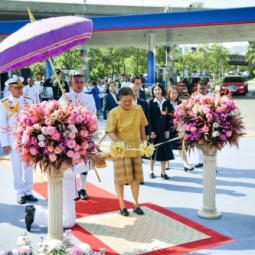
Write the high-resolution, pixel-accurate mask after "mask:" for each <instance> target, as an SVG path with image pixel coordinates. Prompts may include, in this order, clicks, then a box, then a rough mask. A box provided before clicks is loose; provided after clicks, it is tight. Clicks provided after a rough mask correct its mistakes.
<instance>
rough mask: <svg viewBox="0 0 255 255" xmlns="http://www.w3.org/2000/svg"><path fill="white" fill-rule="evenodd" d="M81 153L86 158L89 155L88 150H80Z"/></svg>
mask: <svg viewBox="0 0 255 255" xmlns="http://www.w3.org/2000/svg"><path fill="white" fill-rule="evenodd" d="M79 153H80V155H81V156H85V155H86V154H87V151H86V150H80V151H79Z"/></svg>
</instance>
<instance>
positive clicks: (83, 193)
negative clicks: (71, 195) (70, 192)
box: [79, 189, 89, 200]
mask: <svg viewBox="0 0 255 255" xmlns="http://www.w3.org/2000/svg"><path fill="white" fill-rule="evenodd" d="M79 194H80V199H82V200H88V198H89V197H88V195H87V193H86V190H85V189H81V190H80V192H79Z"/></svg>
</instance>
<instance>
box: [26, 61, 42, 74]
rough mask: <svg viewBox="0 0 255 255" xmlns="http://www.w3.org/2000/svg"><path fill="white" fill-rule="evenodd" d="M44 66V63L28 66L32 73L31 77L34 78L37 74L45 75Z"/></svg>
mask: <svg viewBox="0 0 255 255" xmlns="http://www.w3.org/2000/svg"><path fill="white" fill-rule="evenodd" d="M45 66H46V64H45V61H42V62H39V63H35V64H33V65H30V66H29V68H30V69H31V71H32V75H33V76H36V75H37V74H41V75H44V74H45V73H46V67H45Z"/></svg>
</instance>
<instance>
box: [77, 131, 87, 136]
mask: <svg viewBox="0 0 255 255" xmlns="http://www.w3.org/2000/svg"><path fill="white" fill-rule="evenodd" d="M79 136H81V137H87V136H88V131H87V130H81V131H80V132H79Z"/></svg>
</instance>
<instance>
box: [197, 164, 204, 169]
mask: <svg viewBox="0 0 255 255" xmlns="http://www.w3.org/2000/svg"><path fill="white" fill-rule="evenodd" d="M203 166H204V164H202V163H198V164H197V165H195V168H200V167H203Z"/></svg>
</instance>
